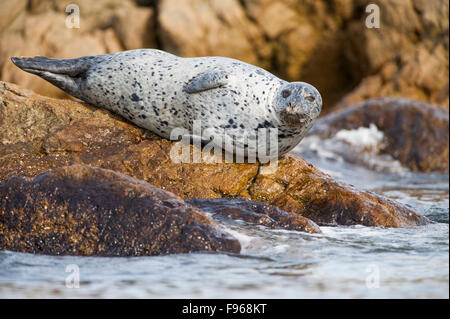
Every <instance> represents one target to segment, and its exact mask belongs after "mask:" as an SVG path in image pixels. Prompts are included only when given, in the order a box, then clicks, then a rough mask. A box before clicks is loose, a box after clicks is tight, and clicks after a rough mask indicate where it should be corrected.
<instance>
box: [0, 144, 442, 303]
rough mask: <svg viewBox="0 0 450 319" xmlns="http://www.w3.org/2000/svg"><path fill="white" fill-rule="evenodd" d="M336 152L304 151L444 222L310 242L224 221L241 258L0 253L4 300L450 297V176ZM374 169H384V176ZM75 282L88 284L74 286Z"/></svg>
mask: <svg viewBox="0 0 450 319" xmlns="http://www.w3.org/2000/svg"><path fill="white" fill-rule="evenodd" d="M329 144H330V146H329V147H328V148H327V143H322V144H318V143H317V141H316V140H314V138H310V139H308V138H307V139H306V140H305V141H304V142H302V143H301V144H300V146H299V147H297V148H296V149H295V150H294V152H296V153H298V154H300V155H301V156H303V157H304V158H305V159H307V160H308V161H310V162H311V163H313V164H314V165H315V166H316V167H318V168H320V169H322V170H323V171H325V172H327V173H328V174H330V175H331V176H332V177H334V178H335V179H337V180H340V181H343V182H346V183H349V184H353V185H355V186H356V187H359V188H362V189H368V190H372V191H374V192H377V193H380V194H382V195H384V196H387V197H389V198H392V199H395V200H398V201H400V202H402V203H404V204H406V205H410V206H411V207H412V208H414V209H415V210H416V211H418V212H419V213H422V214H424V215H426V216H428V217H429V218H430V219H431V220H433V221H434V222H435V223H433V224H430V225H427V226H421V227H415V228H411V229H389V228H383V227H374V228H372V227H364V226H352V227H321V228H322V231H323V234H304V233H298V232H294V231H286V230H270V229H266V228H264V227H254V226H250V225H247V224H245V223H243V222H242V221H223V220H222V221H219V223H220V224H221V225H222V226H223V227H225V228H226V229H227V230H228V231H229V232H231V233H232V234H233V235H235V236H236V237H237V238H238V239H239V240H240V242H241V245H242V247H243V249H242V252H241V254H224V253H195V254H181V255H167V256H157V257H133V258H104V257H68V256H65V257H54V256H43V255H32V254H23V253H16V252H10V251H0V297H2V298H18V297H28V298H448V297H449V187H448V181H449V175H448V174H417V173H411V172H409V171H408V170H407V169H404V168H403V167H401V165H399V164H398V163H396V162H395V161H393V160H392V159H389V158H386V157H377V156H378V155H373V156H369V157H368V158H366V159H362V160H367V161H366V162H365V164H364V165H361V164H355V163H353V164H351V163H349V162H348V160H346V159H345V158H343V157H341V156H340V154H339V152H336V149H333V147H335V145H336V143H329ZM373 163H377V165H378V164H379V163H381V164H382V166H383V167H382V169H381V171H382V172H377V171H375V170H374V169H373ZM377 169H378V170H380V167H379V166H377ZM75 273H76V274H78V275H79V285H73V283H74V281H73V280H72V279H73V278H74V277H73V276H74V274H75Z"/></svg>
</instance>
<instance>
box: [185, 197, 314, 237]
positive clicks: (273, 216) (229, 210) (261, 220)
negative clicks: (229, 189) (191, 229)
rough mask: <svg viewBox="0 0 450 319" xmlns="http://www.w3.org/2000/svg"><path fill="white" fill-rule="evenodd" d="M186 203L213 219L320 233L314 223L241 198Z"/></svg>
mask: <svg viewBox="0 0 450 319" xmlns="http://www.w3.org/2000/svg"><path fill="white" fill-rule="evenodd" d="M186 202H187V203H189V204H191V205H192V206H195V207H197V208H199V209H201V210H202V211H205V212H208V213H210V214H212V216H213V217H216V216H222V217H231V218H232V219H239V220H243V221H245V222H247V223H250V224H254V225H262V226H265V227H267V228H272V229H276V228H282V229H288V230H296V231H302V232H307V233H312V234H316V233H321V232H322V231H321V230H320V228H319V226H317V224H316V223H314V222H313V221H312V220H310V219H308V218H305V217H303V216H300V215H298V214H297V213H287V212H284V211H282V210H280V209H278V208H277V207H275V206H271V205H267V204H264V203H260V202H255V201H249V200H246V199H243V198H214V199H201V198H194V199H190V200H186Z"/></svg>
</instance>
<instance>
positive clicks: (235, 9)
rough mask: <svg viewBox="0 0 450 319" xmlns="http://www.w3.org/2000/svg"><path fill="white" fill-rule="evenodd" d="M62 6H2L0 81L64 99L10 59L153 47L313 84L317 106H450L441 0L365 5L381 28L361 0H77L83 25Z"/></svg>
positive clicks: (53, 0)
mask: <svg viewBox="0 0 450 319" xmlns="http://www.w3.org/2000/svg"><path fill="white" fill-rule="evenodd" d="M12 3H14V4H12ZM16 3H17V4H16ZM69 3H72V1H70V0H63V1H62V0H38V1H36V0H33V1H32V0H30V1H24V0H21V1H11V0H7V1H6V2H5V5H3V7H2V12H5V13H6V15H5V18H1V16H0V21H1V22H0V79H2V80H4V81H8V82H15V83H18V84H20V85H21V86H24V87H28V88H30V89H33V90H35V91H36V92H38V93H40V94H45V95H49V96H56V97H67V96H66V95H65V94H64V93H63V92H62V91H60V90H59V89H56V88H55V87H53V86H51V85H50V84H48V83H47V82H45V81H43V80H41V79H39V78H38V77H35V76H32V75H29V74H26V73H24V72H21V71H20V70H19V69H17V68H15V67H14V66H13V65H12V64H11V63H10V61H9V57H10V56H13V55H18V56H21V55H27V56H33V55H46V56H52V57H58V58H70V57H77V56H82V55H91V54H101V53H109V52H115V51H119V50H124V49H135V48H140V47H157V48H159V49H163V50H166V51H169V52H172V53H175V54H179V55H182V56H204V55H220V56H228V57H232V58H237V59H240V60H243V61H245V62H249V63H252V64H256V65H258V66H261V67H264V68H266V69H268V70H269V71H271V72H272V73H274V74H277V75H278V76H280V77H281V78H284V79H285V80H288V81H305V82H310V83H311V84H313V85H314V86H315V87H317V88H318V89H319V91H320V92H321V93H322V97H323V100H324V110H326V109H330V108H331V107H332V106H334V105H335V104H336V103H338V104H339V105H340V106H348V105H351V104H354V103H356V102H359V101H362V100H364V99H367V98H371V97H386V96H397V97H408V98H413V99H419V100H423V101H428V102H431V103H434V104H437V105H440V106H442V107H444V108H448V100H449V99H448V97H449V93H448V92H449V89H448V87H449V84H448V78H449V71H448V70H449V64H448V60H449V44H448V43H449V41H448V28H449V24H448V19H449V4H448V1H446V0H434V1H423V0H410V1H381V0H376V1H372V3H375V4H377V5H378V6H379V7H380V12H381V15H380V18H381V28H380V29H369V28H366V26H365V24H364V21H365V19H366V16H367V13H366V12H365V8H366V6H367V4H368V2H367V1H366V0H333V1H328V0H302V1H300V0H228V1H222V0H211V1H210V0H187V1H184V3H183V5H180V3H179V1H175V0H162V1H151V0H125V1H123V0H97V1H94V2H93V1H90V0H79V1H77V2H76V3H77V4H78V5H79V7H80V13H81V28H80V29H67V28H66V27H65V24H64V23H65V19H66V16H67V14H66V13H65V8H66V6H67V5H68V4H69ZM186 30H188V31H186Z"/></svg>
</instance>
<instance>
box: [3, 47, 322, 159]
mask: <svg viewBox="0 0 450 319" xmlns="http://www.w3.org/2000/svg"><path fill="white" fill-rule="evenodd" d="M11 60H12V62H13V63H14V64H15V65H16V66H18V67H19V68H21V69H22V70H24V71H26V72H29V73H33V74H36V75H38V76H40V77H42V78H43V79H45V80H47V81H48V82H50V83H52V84H54V85H56V86H57V87H59V88H60V89H62V90H64V91H65V92H67V93H69V94H70V95H72V96H74V97H76V98H79V99H81V100H83V101H85V102H88V103H90V104H93V105H95V106H98V107H102V108H105V109H108V110H110V111H112V112H114V113H117V114H120V115H121V116H123V117H125V118H126V119H128V120H129V121H131V122H133V123H134V124H136V125H138V126H140V127H143V128H145V129H148V130H150V131H152V132H154V133H156V134H157V135H159V136H161V137H163V138H167V139H170V138H171V131H172V130H173V129H174V128H184V129H186V130H187V131H188V132H189V134H194V132H193V128H194V124H195V122H196V121H198V123H200V125H201V130H202V131H205V130H208V132H209V138H210V139H212V140H217V141H221V142H220V143H221V145H220V146H221V147H224V143H225V144H227V145H228V144H232V146H233V147H235V150H238V149H239V150H241V151H242V150H243V151H244V152H245V153H246V154H248V153H249V152H256V151H257V147H258V146H256V145H255V143H249V140H250V141H252V140H255V139H258V134H261V129H263V130H264V129H276V130H277V131H276V132H277V133H276V134H277V138H276V141H275V142H277V143H278V145H277V154H276V156H278V157H280V156H282V155H283V154H285V153H287V152H288V151H290V150H291V149H292V148H293V147H295V146H296V145H297V144H298V143H299V142H300V141H301V140H302V138H303V137H304V136H305V134H306V133H307V131H308V130H309V129H310V128H311V127H312V125H313V124H314V122H315V121H316V119H317V117H318V116H319V113H320V111H321V108H322V98H321V96H320V94H319V92H318V91H317V89H316V88H314V87H313V86H312V85H310V84H307V83H304V82H291V83H289V82H286V81H284V80H282V79H280V78H278V77H276V76H275V75H273V74H271V73H270V72H268V71H266V70H264V69H262V68H259V67H256V66H253V65H250V64H247V63H244V62H241V61H239V60H235V59H231V58H225V57H198V58H181V57H178V56H175V55H172V54H170V53H167V52H164V51H160V50H155V49H139V50H130V51H123V52H118V53H111V54H104V55H94V56H85V57H80V58H75V59H54V58H47V57H40V56H38V57H33V58H28V57H21V58H17V57H12V58H11ZM243 136H245V139H243V138H242V137H243ZM265 136H266V137H265V140H264V142H267V141H268V137H267V136H268V134H267V135H265ZM201 138H202V139H203V138H204V137H203V136H202V137H201ZM258 143H260V142H259V139H258ZM260 144H261V143H260Z"/></svg>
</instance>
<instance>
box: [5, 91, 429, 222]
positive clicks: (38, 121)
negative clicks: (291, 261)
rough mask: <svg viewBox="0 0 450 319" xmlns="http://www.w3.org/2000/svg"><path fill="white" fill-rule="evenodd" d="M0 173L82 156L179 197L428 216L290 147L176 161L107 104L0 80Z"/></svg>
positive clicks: (367, 217) (397, 218) (307, 213)
mask: <svg viewBox="0 0 450 319" xmlns="http://www.w3.org/2000/svg"><path fill="white" fill-rule="evenodd" d="M0 141H1V143H0V167H2V169H1V170H0V181H3V182H5V181H6V180H8V179H9V178H11V177H13V176H25V177H34V176H36V175H37V174H40V173H42V172H45V171H47V170H49V169H52V168H57V167H62V166H67V165H73V164H87V165H92V166H96V167H101V168H106V169H111V170H114V171H116V172H120V173H123V174H126V175H129V176H131V177H134V178H136V179H139V180H143V181H146V182H149V183H150V184H152V185H154V186H156V187H160V188H162V189H165V190H168V191H170V192H173V193H175V194H177V195H178V196H180V197H182V198H229V197H241V198H246V199H250V200H254V201H259V202H264V203H267V204H271V205H274V206H276V207H278V208H280V209H282V210H284V211H287V212H294V213H297V214H299V215H302V216H304V217H307V218H310V219H311V220H313V221H314V222H316V223H318V224H319V225H321V224H327V225H328V224H342V225H354V224H362V225H367V226H385V227H408V226H415V225H421V224H425V223H427V221H428V220H427V219H426V218H424V217H422V216H420V215H418V214H416V213H415V212H413V211H412V210H410V209H408V208H407V207H405V206H403V205H401V204H399V203H396V202H394V201H391V200H388V199H386V198H384V197H382V196H379V195H376V194H374V193H371V192H365V191H359V190H357V189H355V188H353V187H351V186H349V185H345V184H342V183H338V182H336V181H334V180H333V179H331V178H330V177H329V176H328V175H326V174H324V173H322V172H321V171H319V170H317V169H316V168H315V167H313V166H312V165H311V164H308V163H307V162H306V161H304V160H303V159H300V158H298V157H296V156H293V155H288V156H285V157H283V158H282V159H280V160H279V161H278V163H277V169H276V170H270V169H268V167H267V165H260V164H247V163H242V164H239V163H226V162H223V163H209V162H205V161H204V162H202V163H175V162H173V161H172V160H171V158H170V155H169V154H170V151H171V149H172V147H173V145H174V142H171V141H168V140H165V139H161V138H159V137H158V136H156V135H154V134H152V133H151V132H149V131H146V130H143V129H140V128H138V127H136V126H134V125H132V124H129V123H127V122H125V121H124V120H123V119H121V118H120V117H118V116H115V115H112V114H110V113H109V112H107V111H105V110H99V109H97V108H95V107H92V106H88V105H86V104H83V103H78V102H74V101H70V100H56V99H51V98H46V97H42V96H39V95H35V94H33V93H32V92H30V91H26V90H21V89H20V88H18V87H17V86H15V85H11V84H8V83H0Z"/></svg>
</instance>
